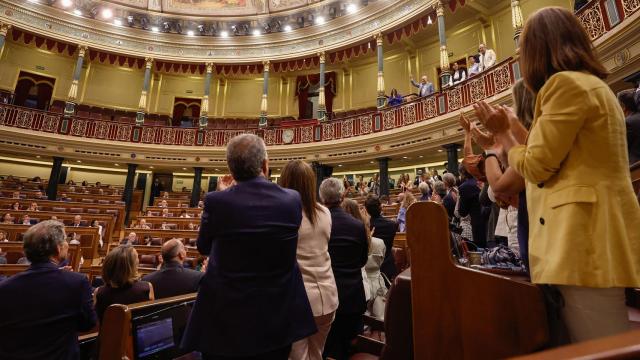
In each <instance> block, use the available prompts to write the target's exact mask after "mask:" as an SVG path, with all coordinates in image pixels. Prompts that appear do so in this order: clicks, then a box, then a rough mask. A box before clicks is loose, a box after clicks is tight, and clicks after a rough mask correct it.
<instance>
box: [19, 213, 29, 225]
mask: <svg viewBox="0 0 640 360" xmlns="http://www.w3.org/2000/svg"><path fill="white" fill-rule="evenodd" d="M20 224H22V225H31V218H30V217H29V215H28V214H24V216H23V217H22V221H21V222H20Z"/></svg>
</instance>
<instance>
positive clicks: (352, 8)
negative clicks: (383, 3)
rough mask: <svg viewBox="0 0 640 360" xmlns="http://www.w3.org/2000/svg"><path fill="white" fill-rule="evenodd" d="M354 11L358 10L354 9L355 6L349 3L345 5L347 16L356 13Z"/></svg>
mask: <svg viewBox="0 0 640 360" xmlns="http://www.w3.org/2000/svg"><path fill="white" fill-rule="evenodd" d="M356 10H358V8H357V7H356V4H354V3H351V4H349V5H347V12H348V13H349V14H353V13H354V12H356Z"/></svg>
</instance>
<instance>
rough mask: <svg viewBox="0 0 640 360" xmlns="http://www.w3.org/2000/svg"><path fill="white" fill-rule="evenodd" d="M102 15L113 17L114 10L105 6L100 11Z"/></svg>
mask: <svg viewBox="0 0 640 360" xmlns="http://www.w3.org/2000/svg"><path fill="white" fill-rule="evenodd" d="M100 15H101V16H102V18H103V19H111V18H112V17H113V10H111V9H109V8H104V9H102V11H101V12H100Z"/></svg>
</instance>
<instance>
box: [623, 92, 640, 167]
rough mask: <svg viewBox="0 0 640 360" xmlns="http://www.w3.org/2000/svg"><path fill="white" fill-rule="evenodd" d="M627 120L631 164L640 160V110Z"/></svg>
mask: <svg viewBox="0 0 640 360" xmlns="http://www.w3.org/2000/svg"><path fill="white" fill-rule="evenodd" d="M639 94H640V93H639ZM625 122H626V123H627V146H628V147H629V164H631V165H633V164H635V163H636V162H638V161H640V111H639V112H637V113H633V114H631V115H629V116H627V118H626V120H625Z"/></svg>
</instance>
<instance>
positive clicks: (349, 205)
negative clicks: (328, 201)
mask: <svg viewBox="0 0 640 360" xmlns="http://www.w3.org/2000/svg"><path fill="white" fill-rule="evenodd" d="M342 208H343V209H344V211H345V212H346V213H347V214H349V215H351V216H353V217H354V218H356V219H358V220H360V221H362V223H363V224H364V230H365V232H366V233H367V248H368V250H367V253H369V254H370V253H371V230H370V229H369V221H368V219H366V218H365V217H364V216H363V215H362V211H360V205H358V203H357V202H356V201H355V200H353V199H344V200H343V201H342Z"/></svg>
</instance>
